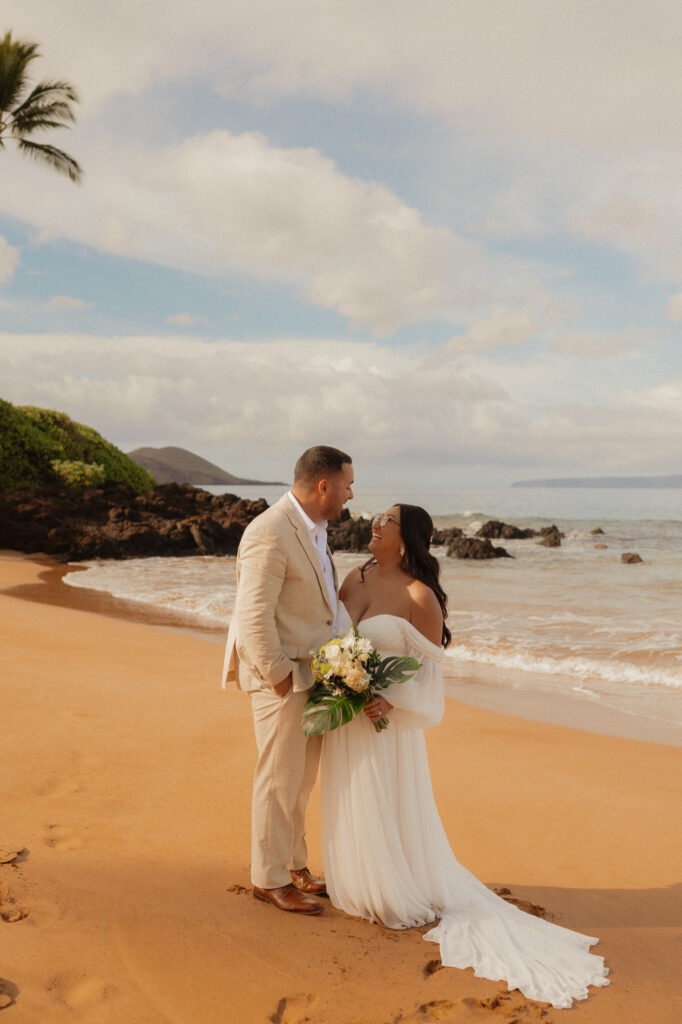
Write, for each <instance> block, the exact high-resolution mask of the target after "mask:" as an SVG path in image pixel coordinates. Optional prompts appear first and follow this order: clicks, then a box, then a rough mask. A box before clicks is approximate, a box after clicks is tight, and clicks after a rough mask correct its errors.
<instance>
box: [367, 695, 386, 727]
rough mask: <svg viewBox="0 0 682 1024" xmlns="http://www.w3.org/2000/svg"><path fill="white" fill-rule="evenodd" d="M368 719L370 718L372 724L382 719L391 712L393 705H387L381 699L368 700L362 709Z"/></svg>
mask: <svg viewBox="0 0 682 1024" xmlns="http://www.w3.org/2000/svg"><path fill="white" fill-rule="evenodd" d="M362 710H363V711H364V712H365V714H366V715H367V717H368V718H371V720H372V721H373V722H376V721H378V719H380V718H383V717H384V715H387V714H388V713H389V711H392V710H393V705H392V704H389V703H388V701H387V700H384V698H383V697H375V698H374V700H368V701H367V703H366V704H365V706H364V708H363V709H362Z"/></svg>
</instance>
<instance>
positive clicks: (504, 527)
mask: <svg viewBox="0 0 682 1024" xmlns="http://www.w3.org/2000/svg"><path fill="white" fill-rule="evenodd" d="M476 536H477V537H484V538H488V539H489V540H527V539H528V537H536V536H537V533H536V531H535V530H533V529H531V528H530V527H528V528H527V529H521V527H519V526H512V525H511V524H509V523H500V522H499V521H498V520H497V519H489V520H488V522H487V523H484V524H483V526H482V527H481V528H480V530H477V531H476Z"/></svg>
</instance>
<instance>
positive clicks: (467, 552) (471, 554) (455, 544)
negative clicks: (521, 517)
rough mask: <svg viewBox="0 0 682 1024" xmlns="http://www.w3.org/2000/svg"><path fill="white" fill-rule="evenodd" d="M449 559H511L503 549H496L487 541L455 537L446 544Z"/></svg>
mask: <svg viewBox="0 0 682 1024" xmlns="http://www.w3.org/2000/svg"><path fill="white" fill-rule="evenodd" d="M447 553H448V557H449V558H476V559H483V558H512V555H510V554H509V552H508V551H505V550H504V548H496V547H493V545H492V544H491V543H490V541H489V540H487V539H486V540H480V539H479V538H477V537H455V538H453V540H451V541H450V543H449V544H448V550H447Z"/></svg>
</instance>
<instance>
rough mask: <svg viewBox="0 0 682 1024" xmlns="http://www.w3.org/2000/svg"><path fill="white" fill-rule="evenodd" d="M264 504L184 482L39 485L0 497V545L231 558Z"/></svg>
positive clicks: (62, 552)
mask: <svg viewBox="0 0 682 1024" xmlns="http://www.w3.org/2000/svg"><path fill="white" fill-rule="evenodd" d="M267 507H268V506H267V502H266V501H265V500H264V499H262V498H260V499H259V500H258V501H247V500H245V499H240V498H237V497H236V495H234V494H221V495H217V496H214V495H212V494H209V492H208V491H203V490H201V489H200V488H197V487H191V486H190V485H189V484H162V485H161V486H160V487H156V488H155V489H154V490H153V491H150V492H149V493H148V494H141V495H136V494H135V492H134V491H133V490H132V488H130V487H128V486H127V485H126V484H111V483H110V484H105V485H103V486H102V487H93V488H88V489H86V490H82V491H78V490H74V489H71V488H67V487H61V486H54V487H41V488H37V489H35V490H32V491H19V492H16V493H14V494H9V495H0V547H5V548H13V549H15V550H18V551H26V552H32V551H42V552H45V554H49V555H53V556H54V557H56V558H59V559H60V560H63V561H69V562H78V561H82V560H84V559H90V558H140V557H145V556H148V555H163V556H166V555H197V554H218V555H233V554H236V551H237V548H238V546H239V541H240V540H241V536H242V533H243V532H244V529H245V527H246V526H247V524H248V523H249V522H251V520H252V519H253V518H254V517H255V516H257V515H258V514H259V513H260V512H264V511H265V509H266V508H267Z"/></svg>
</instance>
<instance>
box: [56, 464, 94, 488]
mask: <svg viewBox="0 0 682 1024" xmlns="http://www.w3.org/2000/svg"><path fill="white" fill-rule="evenodd" d="M52 468H53V470H54V471H55V473H56V474H57V476H59V477H61V479H62V480H63V481H64V483H65V484H67V485H68V486H69V487H97V486H99V484H103V483H104V481H105V480H106V476H105V475H104V466H100V465H98V464H97V463H93V464H90V465H89V464H88V463H87V462H69V461H67V459H53V460H52Z"/></svg>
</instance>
